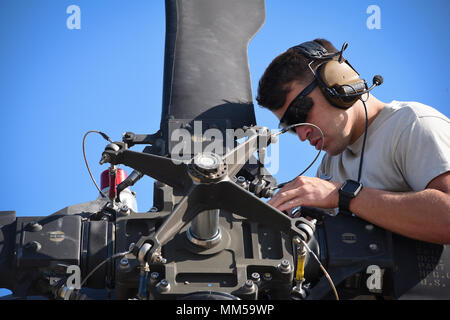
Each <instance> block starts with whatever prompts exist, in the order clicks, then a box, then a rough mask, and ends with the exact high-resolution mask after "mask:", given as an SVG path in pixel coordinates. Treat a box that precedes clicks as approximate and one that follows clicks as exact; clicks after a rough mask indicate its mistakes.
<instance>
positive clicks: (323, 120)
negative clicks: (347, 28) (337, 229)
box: [257, 39, 450, 244]
mask: <svg viewBox="0 0 450 320" xmlns="http://www.w3.org/2000/svg"><path fill="white" fill-rule="evenodd" d="M314 43H316V44H319V45H320V46H321V47H323V48H324V49H325V51H327V52H328V54H329V53H332V52H338V50H337V49H336V48H335V47H334V46H333V45H332V44H331V43H330V42H329V41H327V40H324V39H316V40H314ZM314 43H312V44H313V45H314ZM309 44H311V42H310V43H309ZM342 51H343V50H341V53H340V54H339V53H338V54H335V56H334V57H333V58H332V59H331V60H338V59H339V60H340V62H342ZM313 60H315V59H314V58H311V56H308V55H307V54H304V52H303V51H302V50H298V48H295V47H294V48H291V49H289V50H287V51H286V52H285V53H283V54H281V55H280V56H278V57H277V58H275V59H274V61H272V63H271V64H270V65H269V67H268V68H267V69H266V71H265V72H264V75H263V76H262V78H261V80H260V82H259V88H258V97H257V101H258V103H259V104H260V105H261V106H263V107H266V108H269V109H270V110H271V111H272V112H273V113H274V114H275V115H276V116H277V117H278V119H280V120H282V121H285V120H286V119H285V118H286V117H294V118H295V117H296V119H287V120H290V121H291V122H289V123H292V122H297V121H299V122H308V123H311V124H313V125H316V126H317V127H319V128H320V129H321V130H322V132H323V135H324V139H323V141H322V138H321V134H320V131H319V130H318V129H317V128H316V127H314V126H297V127H295V129H293V130H295V132H296V134H297V135H298V137H299V138H300V140H301V141H306V140H308V141H309V142H310V143H311V145H313V146H315V147H316V148H317V149H319V148H320V147H321V146H322V144H323V150H325V151H326V153H327V154H326V155H325V156H324V158H323V160H322V163H321V166H320V168H319V170H318V173H317V176H318V177H325V176H327V177H331V179H329V181H327V180H325V179H321V178H317V177H305V176H299V177H297V178H296V179H294V180H293V181H291V182H290V183H288V184H286V185H285V186H284V187H283V188H282V189H280V190H279V191H278V192H277V194H276V195H275V196H274V197H272V199H270V200H269V201H268V203H269V204H271V205H272V206H274V207H276V208H278V209H279V210H281V211H285V210H290V209H292V208H295V207H298V206H310V207H317V208H325V209H328V208H338V207H340V208H346V210H348V211H349V212H352V213H353V214H355V215H356V216H358V217H360V218H362V219H364V220H367V221H369V222H371V223H373V224H375V225H378V226H380V227H382V228H385V229H387V230H390V231H392V232H395V233H398V234H401V235H404V236H407V237H410V238H415V239H419V240H423V241H427V242H433V243H438V244H447V243H450V121H449V119H448V118H447V117H446V116H444V115H442V114H441V113H439V112H438V111H437V110H435V109H433V108H431V107H428V106H425V105H422V104H420V103H415V102H398V101H393V102H391V103H389V104H385V103H383V102H381V101H379V100H377V99H376V98H375V97H374V96H373V95H371V94H369V93H365V94H364V95H362V96H361V98H362V99H364V102H365V106H366V107H367V121H368V130H367V140H366V143H364V133H365V131H366V130H365V128H366V113H365V109H364V108H365V106H364V104H363V103H364V102H363V101H362V100H360V99H358V100H357V101H356V102H354V104H353V105H352V106H351V107H349V108H347V109H343V108H338V107H336V106H335V105H333V104H332V103H331V102H330V99H327V97H326V96H325V94H324V93H323V91H322V89H321V88H319V87H320V86H318V85H314V83H313V82H314V81H317V77H318V75H319V73H318V70H317V69H316V67H315V65H318V64H319V65H320V64H321V63H320V61H313ZM344 61H345V60H344ZM316 62H318V63H316ZM311 84H313V85H312V86H311ZM311 88H313V89H312V91H311ZM305 89H306V90H305ZM303 90H305V91H303ZM309 91H310V92H309ZM305 92H306V94H305ZM300 93H301V94H300ZM288 109H289V110H290V112H288V113H286V111H287V110H288ZM292 110H294V112H292ZM292 114H294V116H292ZM283 117H284V118H283ZM363 144H365V151H364V158H363V159H364V161H363V163H362V170H361V181H360V182H361V187H362V189H361V188H359V187H358V185H359V181H355V180H357V177H358V176H359V174H358V172H359V170H360V169H359V164H360V157H361V150H362V149H363ZM347 180H353V182H352V183H354V184H356V185H357V187H358V188H355V189H354V190H352V192H353V194H352V195H349V194H348V192H347V193H346V192H345V191H347V190H345V188H348V185H347V186H344V182H346V181H347ZM350 182H351V181H350ZM350 182H349V183H350ZM341 188H343V189H344V190H343V191H339V190H340V189H341ZM359 189H360V190H359Z"/></svg>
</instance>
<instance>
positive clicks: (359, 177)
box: [358, 98, 369, 182]
mask: <svg viewBox="0 0 450 320" xmlns="http://www.w3.org/2000/svg"><path fill="white" fill-rule="evenodd" d="M360 100H361V101H362V103H363V106H364V111H365V114H366V125H365V129H364V138H363V145H362V148H361V156H360V159H359V169H358V182H361V172H362V165H363V159H364V149H365V147H366V137H367V130H368V129H369V116H368V114H367V106H366V102H365V101H364V100H363V99H362V98H361V99H360Z"/></svg>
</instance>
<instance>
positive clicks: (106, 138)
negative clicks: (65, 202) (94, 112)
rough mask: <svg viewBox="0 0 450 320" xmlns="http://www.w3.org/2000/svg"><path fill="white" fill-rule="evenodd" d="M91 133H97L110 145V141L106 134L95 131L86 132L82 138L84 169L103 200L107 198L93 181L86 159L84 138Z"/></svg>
mask: <svg viewBox="0 0 450 320" xmlns="http://www.w3.org/2000/svg"><path fill="white" fill-rule="evenodd" d="M93 132H94V133H98V134H99V135H101V136H102V137H103V138H104V139H105V140H107V141H108V142H110V143H112V140H111V139H110V138H109V137H108V135H107V134H106V133H103V132H101V131H97V130H90V131H88V132H86V133H85V134H84V137H83V158H84V162H85V163H86V168H87V170H88V172H89V175H90V176H91V179H92V181H93V182H94V185H95V187H96V188H97V190H98V192H100V194H101V195H102V197H103V198H107V196H106V195H105V194H104V193H103V191H102V190H100V187H99V186H98V184H97V182H96V181H95V179H94V176H93V175H92V172H91V169H90V168H89V163H88V161H87V158H86V150H85V143H86V138H87V136H88V135H89V134H90V133H93Z"/></svg>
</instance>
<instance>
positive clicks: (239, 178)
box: [236, 176, 247, 183]
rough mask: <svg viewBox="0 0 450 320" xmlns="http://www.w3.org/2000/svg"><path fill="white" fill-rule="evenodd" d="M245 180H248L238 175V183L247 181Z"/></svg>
mask: <svg viewBox="0 0 450 320" xmlns="http://www.w3.org/2000/svg"><path fill="white" fill-rule="evenodd" d="M245 181H247V180H246V179H245V177H243V176H239V177H237V180H236V182H237V183H245Z"/></svg>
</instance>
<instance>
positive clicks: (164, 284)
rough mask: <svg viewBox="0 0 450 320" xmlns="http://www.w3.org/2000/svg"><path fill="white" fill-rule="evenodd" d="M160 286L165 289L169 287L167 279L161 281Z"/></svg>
mask: <svg viewBox="0 0 450 320" xmlns="http://www.w3.org/2000/svg"><path fill="white" fill-rule="evenodd" d="M160 284H161V286H162V287H167V286H168V285H169V281H168V280H167V279H162V280H161V281H160Z"/></svg>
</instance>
